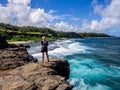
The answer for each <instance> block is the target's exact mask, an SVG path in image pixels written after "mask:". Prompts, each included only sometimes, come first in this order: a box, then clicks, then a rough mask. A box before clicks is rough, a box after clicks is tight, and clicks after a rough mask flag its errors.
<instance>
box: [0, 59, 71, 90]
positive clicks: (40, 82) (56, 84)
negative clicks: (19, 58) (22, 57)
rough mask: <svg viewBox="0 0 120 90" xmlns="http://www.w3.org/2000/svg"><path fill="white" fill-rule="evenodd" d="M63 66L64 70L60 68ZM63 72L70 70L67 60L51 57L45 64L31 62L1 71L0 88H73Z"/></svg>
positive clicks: (13, 89)
mask: <svg viewBox="0 0 120 90" xmlns="http://www.w3.org/2000/svg"><path fill="white" fill-rule="evenodd" d="M59 64H60V65H61V66H60V65H59ZM61 67H63V69H62V71H60V70H58V68H61ZM66 71H67V72H66ZM63 72H66V74H69V72H70V69H69V64H68V62H67V61H66V60H62V59H51V60H50V62H45V63H44V64H43V63H42V62H37V63H33V62H31V63H28V64H26V65H23V66H21V67H17V68H15V69H13V70H4V71H0V90H72V87H73V86H72V85H70V84H69V83H68V82H67V81H66V78H68V77H67V76H66V75H65V74H63Z"/></svg>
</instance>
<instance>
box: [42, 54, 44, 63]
mask: <svg viewBox="0 0 120 90" xmlns="http://www.w3.org/2000/svg"><path fill="white" fill-rule="evenodd" d="M42 62H43V63H44V52H42Z"/></svg>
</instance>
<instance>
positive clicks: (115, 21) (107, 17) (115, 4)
mask: <svg viewBox="0 0 120 90" xmlns="http://www.w3.org/2000/svg"><path fill="white" fill-rule="evenodd" d="M92 4H93V5H94V13H95V14H96V13H98V14H100V15H101V16H102V18H101V20H100V21H98V20H92V21H91V23H88V22H87V23H83V27H82V28H81V29H82V30H87V29H88V30H106V29H109V28H111V27H120V0H112V1H111V3H110V5H107V6H106V7H105V8H104V9H103V6H102V5H98V3H97V0H94V1H93V3H92Z"/></svg>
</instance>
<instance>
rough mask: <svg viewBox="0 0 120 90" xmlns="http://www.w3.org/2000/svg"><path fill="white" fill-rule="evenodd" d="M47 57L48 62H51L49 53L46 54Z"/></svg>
mask: <svg viewBox="0 0 120 90" xmlns="http://www.w3.org/2000/svg"><path fill="white" fill-rule="evenodd" d="M46 56H47V60H48V62H49V56H48V52H46Z"/></svg>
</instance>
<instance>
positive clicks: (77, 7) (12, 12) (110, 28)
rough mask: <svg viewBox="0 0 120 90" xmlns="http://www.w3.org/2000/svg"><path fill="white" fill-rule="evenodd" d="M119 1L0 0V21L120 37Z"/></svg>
mask: <svg viewBox="0 0 120 90" xmlns="http://www.w3.org/2000/svg"><path fill="white" fill-rule="evenodd" d="M119 3H120V0H0V13H2V14H1V15H0V21H1V22H4V23H10V24H14V25H19V26H24V25H31V26H37V27H48V28H52V29H54V30H60V31H61V30H62V31H75V32H97V33H107V34H111V35H115V36H120V34H119V33H120V13H119V11H120V4H119Z"/></svg>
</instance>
